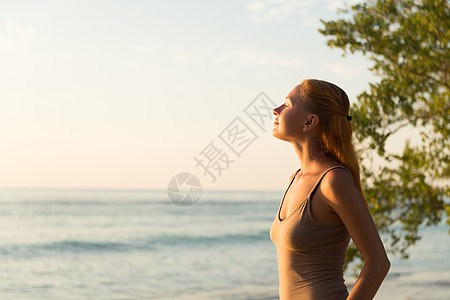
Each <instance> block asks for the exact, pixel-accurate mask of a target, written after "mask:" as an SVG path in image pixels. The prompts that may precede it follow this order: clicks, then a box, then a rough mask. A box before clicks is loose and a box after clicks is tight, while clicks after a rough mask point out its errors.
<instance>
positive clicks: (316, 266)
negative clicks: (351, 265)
mask: <svg viewBox="0 0 450 300" xmlns="http://www.w3.org/2000/svg"><path fill="white" fill-rule="evenodd" d="M335 168H343V169H345V168H344V167H341V166H335V167H332V168H330V169H328V170H326V171H325V172H324V173H323V174H322V176H321V177H320V179H319V180H318V181H317V183H316V184H315V186H314V188H313V189H312V191H311V192H310V193H309V194H308V196H307V197H306V199H305V200H304V201H303V202H302V203H301V204H300V205H299V206H298V207H297V208H296V209H295V210H294V211H293V212H292V213H291V214H290V215H289V216H286V218H285V219H284V220H281V218H280V211H281V207H282V205H283V202H284V198H285V196H286V193H287V191H288V190H289V188H290V186H291V185H292V182H293V181H294V178H295V176H296V175H297V173H298V172H299V171H300V169H299V170H297V172H296V173H295V175H294V177H293V178H292V180H291V182H290V184H289V186H288V188H287V189H286V191H285V193H284V196H283V199H282V201H281V204H280V206H279V208H278V213H277V216H276V217H275V220H274V221H273V223H272V226H271V227H270V238H271V240H272V241H273V243H274V244H275V246H276V249H277V255H278V273H279V294H280V300H290V299H296V300H297V299H314V300H316V299H320V300H328V299H330V300H331V299H339V300H341V299H346V298H347V296H348V291H347V288H346V286H345V284H344V278H343V266H344V263H345V257H346V253H347V247H348V243H349V241H350V236H349V234H348V232H347V229H346V228H345V225H339V226H328V225H326V224H323V223H320V222H318V221H317V220H316V219H315V218H314V216H313V215H312V213H311V201H313V197H312V196H313V193H314V191H315V190H316V188H317V186H318V185H319V184H320V182H321V181H322V178H323V177H324V176H325V174H327V173H328V172H329V171H331V170H333V169H335ZM345 170H347V169H345ZM347 172H348V170H347ZM349 173H350V172H349ZM350 174H351V173H350Z"/></svg>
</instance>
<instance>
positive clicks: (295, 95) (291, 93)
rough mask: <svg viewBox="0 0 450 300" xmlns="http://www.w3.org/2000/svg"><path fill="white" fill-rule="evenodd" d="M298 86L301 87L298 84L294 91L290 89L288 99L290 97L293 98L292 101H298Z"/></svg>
mask: <svg viewBox="0 0 450 300" xmlns="http://www.w3.org/2000/svg"><path fill="white" fill-rule="evenodd" d="M298 88H299V86H298V85H297V86H296V87H294V88H293V89H292V91H290V92H289V94H288V95H287V96H286V99H287V98H289V99H291V101H298Z"/></svg>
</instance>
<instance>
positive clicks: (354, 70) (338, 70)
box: [325, 63, 367, 79]
mask: <svg viewBox="0 0 450 300" xmlns="http://www.w3.org/2000/svg"><path fill="white" fill-rule="evenodd" d="M325 68H327V69H328V70H330V71H331V72H333V73H335V74H336V75H338V76H340V77H342V78H345V79H355V78H357V77H359V76H360V75H361V74H362V73H363V72H365V71H367V67H365V66H351V65H347V64H339V63H334V64H326V65H325Z"/></svg>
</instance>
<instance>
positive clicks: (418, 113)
mask: <svg viewBox="0 0 450 300" xmlns="http://www.w3.org/2000/svg"><path fill="white" fill-rule="evenodd" d="M340 13H341V15H342V16H343V17H342V18H341V19H338V20H334V21H323V20H321V22H322V24H323V25H324V28H323V29H320V30H319V31H320V33H322V34H323V35H325V36H327V38H328V45H329V46H330V47H332V48H333V47H336V48H340V49H342V50H343V51H344V52H343V55H344V56H345V55H348V54H349V53H352V54H353V53H356V52H360V53H362V54H363V55H365V56H366V57H367V58H368V59H369V60H370V61H371V62H372V65H371V67H370V70H371V71H373V72H374V73H375V74H376V75H377V78H379V81H378V82H373V83H370V84H369V87H368V88H367V90H366V91H365V92H363V93H362V94H360V95H359V96H358V97H357V101H356V102H355V103H354V104H353V106H352V108H351V113H352V115H353V120H354V122H353V121H352V123H353V126H354V129H355V136H356V139H357V140H358V145H365V146H364V147H362V148H361V149H359V150H358V152H359V155H360V157H361V158H364V159H363V161H362V162H363V163H362V164H361V168H362V174H363V178H362V184H363V187H364V193H365V197H366V200H367V202H368V205H369V209H370V210H371V213H372V215H373V217H374V220H375V223H376V224H377V226H378V229H379V231H380V233H381V234H382V235H383V236H384V237H385V238H386V239H387V241H388V242H387V244H386V246H387V250H388V252H391V253H394V254H400V255H401V257H402V258H407V257H408V253H407V249H408V248H409V247H410V246H411V245H414V244H415V242H416V241H417V240H419V239H420V236H419V234H418V227H419V225H425V226H430V225H434V224H437V223H439V222H440V221H441V220H442V217H443V215H444V214H443V213H444V211H445V210H446V211H447V216H450V205H449V203H448V199H449V187H448V179H449V175H450V167H449V152H450V150H449V149H450V148H449V144H450V142H449V139H448V134H449V122H448V121H449V109H450V101H449V89H450V86H449V84H450V83H449V63H450V55H449V52H448V48H449V40H450V39H449V38H450V31H449V28H450V13H449V3H448V2H447V1H442V0H440V1H439V0H422V1H419V0H415V1H414V0H403V1H402V0H378V1H368V2H365V3H359V4H356V5H353V6H350V7H347V8H345V9H343V10H341V11H340ZM404 127H407V128H414V129H413V131H414V132H417V138H416V139H413V141H408V142H407V143H406V145H405V146H404V149H403V152H402V153H401V154H398V153H393V152H389V151H388V150H387V149H386V141H387V140H388V138H396V137H395V135H394V134H395V133H397V132H398V131H399V130H400V129H402V128H404ZM374 156H376V157H377V158H378V159H382V161H384V162H385V163H384V164H381V166H380V167H378V168H375V167H374V164H373V158H374ZM446 201H447V202H446ZM447 223H448V224H449V225H450V218H449V217H447ZM356 257H359V258H361V257H360V255H359V253H358V251H356V249H355V247H354V245H352V246H351V247H350V248H349V251H348V254H347V262H350V261H352V260H353V259H354V258H356Z"/></svg>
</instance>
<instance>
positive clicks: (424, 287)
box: [0, 189, 450, 300]
mask: <svg viewBox="0 0 450 300" xmlns="http://www.w3.org/2000/svg"><path fill="white" fill-rule="evenodd" d="M283 193H284V191H279V192H263V191H259V192H258V191H226V192H218V191H210V192H208V191H203V193H202V196H201V198H200V200H199V201H198V202H197V203H196V204H194V205H193V206H190V207H179V206H176V205H174V204H173V203H172V202H171V201H170V200H169V198H168V195H167V192H166V191H164V190H161V191H151V190H136V191H132V190H130V191H128V190H64V189H61V190H58V189H48V190H44V189H2V190H0V228H1V229H0V241H1V242H0V258H1V260H0V261H1V263H0V279H1V280H0V299H46V300H48V299H58V300H60V299H230V300H231V299H236V300H239V299H255V300H256V299H278V273H277V258H276V249H275V246H274V245H273V243H272V241H271V240H270V237H269V229H270V226H271V224H272V221H273V220H274V218H275V215H276V212H277V209H278V206H279V203H280V201H281V198H282V196H283ZM421 234H422V235H423V238H422V239H421V240H420V241H419V242H418V243H417V244H416V245H415V246H414V247H412V248H411V249H410V254H411V255H410V259H409V260H401V259H399V258H396V257H390V260H391V264H392V266H391V270H390V273H389V274H388V276H387V278H386V280H385V282H384V283H383V285H382V286H381V288H380V290H379V292H378V294H377V296H376V297H375V299H380V300H384V299H386V300H387V299H389V300H391V299H399V300H403V299H405V300H406V299H408V300H413V299H429V300H431V299H436V300H437V299H450V256H449V254H450V235H449V234H448V226H447V225H446V224H445V222H444V221H443V222H442V223H441V224H439V225H438V226H435V227H431V228H426V229H424V228H422V229H421ZM346 282H347V283H348V284H349V287H351V284H352V283H353V282H354V278H352V277H351V275H350V274H346Z"/></svg>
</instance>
